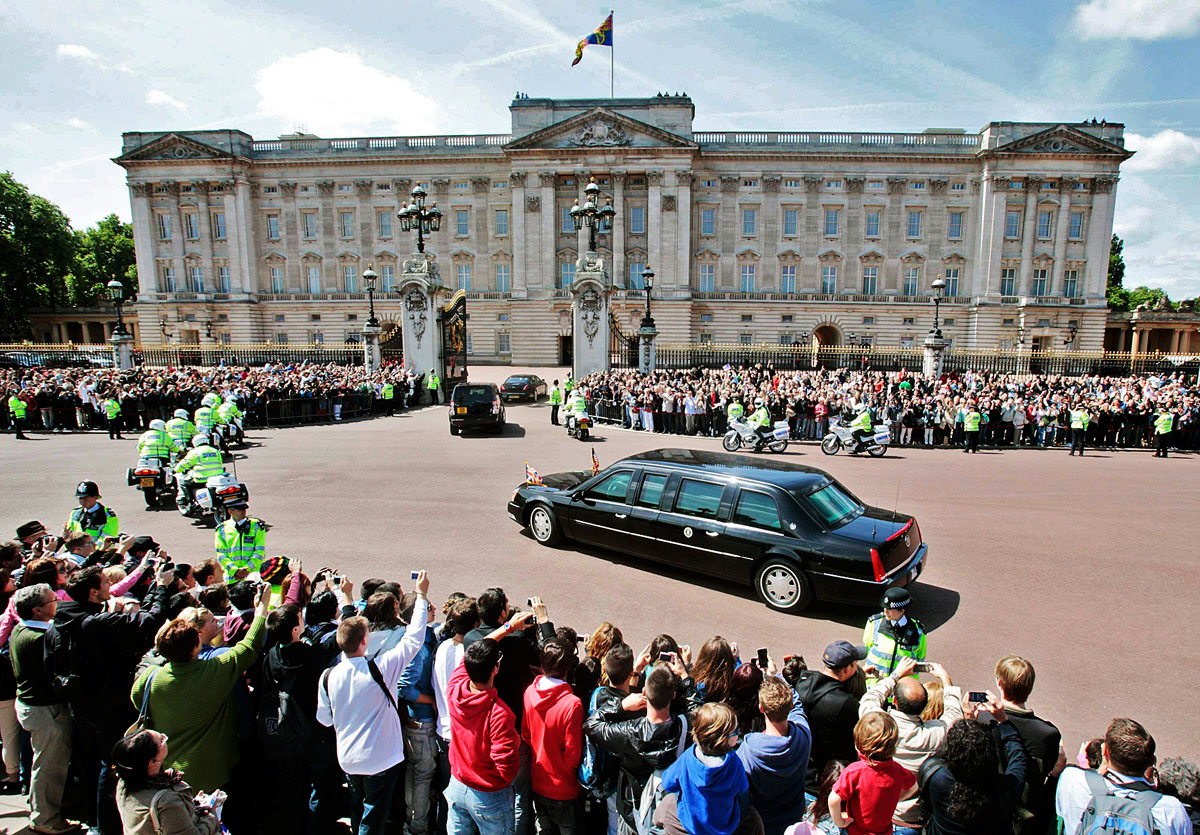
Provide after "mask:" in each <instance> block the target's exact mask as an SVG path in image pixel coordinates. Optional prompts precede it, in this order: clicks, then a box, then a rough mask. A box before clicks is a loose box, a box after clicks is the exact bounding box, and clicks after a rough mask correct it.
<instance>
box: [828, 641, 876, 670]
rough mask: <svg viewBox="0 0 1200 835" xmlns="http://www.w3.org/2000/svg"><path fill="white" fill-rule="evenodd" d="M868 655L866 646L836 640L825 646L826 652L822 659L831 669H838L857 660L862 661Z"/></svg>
mask: <svg viewBox="0 0 1200 835" xmlns="http://www.w3.org/2000/svg"><path fill="white" fill-rule="evenodd" d="M866 657H867V648H866V647H863V646H855V645H854V644H852V643H850V642H849V641H834V642H833V643H832V644H830V645H829V646H827V647H825V653H824V654H823V655H822V656H821V660H822V661H823V662H825V666H826V667H828V668H829V669H831V670H837V669H841V668H842V667H845V666H846V665H847V664H850V663H853V662H855V661H862V660H863V659H865V658H866Z"/></svg>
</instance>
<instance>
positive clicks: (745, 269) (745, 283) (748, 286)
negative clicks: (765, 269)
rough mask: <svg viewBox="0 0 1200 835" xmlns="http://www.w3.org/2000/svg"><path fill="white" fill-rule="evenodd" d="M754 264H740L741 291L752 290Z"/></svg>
mask: <svg viewBox="0 0 1200 835" xmlns="http://www.w3.org/2000/svg"><path fill="white" fill-rule="evenodd" d="M756 266H757V265H756V264H742V292H743V293H753V292H754V274H755V272H756V269H755V268H756Z"/></svg>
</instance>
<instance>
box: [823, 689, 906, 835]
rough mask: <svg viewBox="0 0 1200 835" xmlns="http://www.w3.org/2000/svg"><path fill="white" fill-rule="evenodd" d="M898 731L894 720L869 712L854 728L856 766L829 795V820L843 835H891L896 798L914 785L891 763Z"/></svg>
mask: <svg viewBox="0 0 1200 835" xmlns="http://www.w3.org/2000/svg"><path fill="white" fill-rule="evenodd" d="M899 739H900V731H899V729H898V728H897V727H896V720H895V719H893V718H892V717H891V716H889V715H888V714H886V713H880V712H878V711H873V712H871V713H868V714H866V715H865V716H863V717H862V718H861V719H859V720H858V724H857V725H855V726H854V747H855V748H857V749H858V756H859V759H858V762H856V763H852V764H851V765H849V766H847V767H846V769H845V770H844V771H843V772H842V776H841V777H839V778H838V780H837V782H836V783H834V784H833V792H832V793H831V794H830V795H829V816H830V818H831V819H832V820H833V824H834V826H838V827H841V828H842V829H845V830H846V833H847V835H891V832H892V815H893V813H895V811H896V804H897V803H898V802H899V801H900V798H901V797H902V796H904V795H905V794H906V793H907V792H909V791H910V790H911V789H912V788H913V787H914V786H915V785H916V782H917V778H916V777H914V776H913V774H912V772H910V771H908V770H907V769H906V768H904V766H902V765H900V764H899V763H897V762H896V761H895V760H893V759H892V755H893V754H895V753H896V743H897V742H898V741H899Z"/></svg>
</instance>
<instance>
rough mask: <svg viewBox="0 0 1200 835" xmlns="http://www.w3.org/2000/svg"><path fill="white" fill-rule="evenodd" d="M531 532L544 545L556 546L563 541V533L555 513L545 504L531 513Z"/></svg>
mask: <svg viewBox="0 0 1200 835" xmlns="http://www.w3.org/2000/svg"><path fill="white" fill-rule="evenodd" d="M529 532H530V533H531V534H533V538H534V539H536V540H537V541H538V542H540V543H541V544H542V545H556V544H558V541H559V540H560V539H562V531H561V530H560V529H559V527H558V519H557V518H556V517H555V515H554V511H553V510H551V509H550V508H548V507H546V506H545V505H544V504H539V505H538V506H537V507H535V508H534V509H533V510H531V511H529Z"/></svg>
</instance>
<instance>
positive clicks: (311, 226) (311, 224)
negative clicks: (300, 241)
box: [301, 212, 317, 240]
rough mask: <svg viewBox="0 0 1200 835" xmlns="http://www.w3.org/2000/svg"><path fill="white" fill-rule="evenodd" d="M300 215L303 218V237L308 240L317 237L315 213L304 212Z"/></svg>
mask: <svg viewBox="0 0 1200 835" xmlns="http://www.w3.org/2000/svg"><path fill="white" fill-rule="evenodd" d="M301 217H303V218H304V237H305V238H307V239H308V240H315V239H316V237H317V213H316V212H305V213H304V214H303V215H301Z"/></svg>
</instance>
